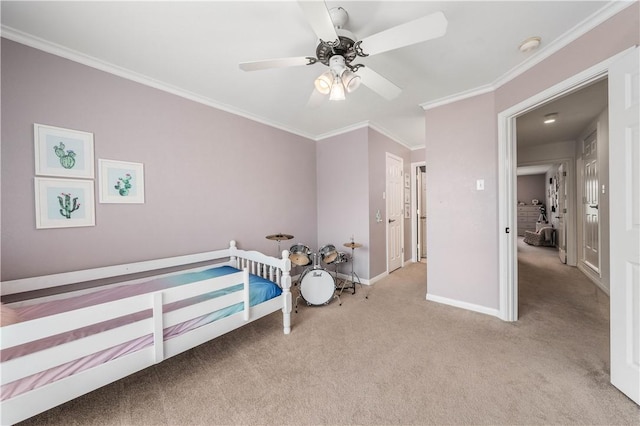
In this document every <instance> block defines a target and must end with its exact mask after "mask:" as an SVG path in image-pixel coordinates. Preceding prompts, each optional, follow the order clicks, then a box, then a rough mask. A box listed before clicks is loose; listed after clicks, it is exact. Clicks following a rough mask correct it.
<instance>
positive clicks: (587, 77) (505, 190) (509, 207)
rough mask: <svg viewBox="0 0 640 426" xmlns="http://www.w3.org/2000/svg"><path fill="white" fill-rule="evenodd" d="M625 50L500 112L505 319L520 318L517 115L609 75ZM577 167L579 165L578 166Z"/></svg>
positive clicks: (500, 241)
mask: <svg viewBox="0 0 640 426" xmlns="http://www.w3.org/2000/svg"><path fill="white" fill-rule="evenodd" d="M634 48H635V46H634V47H631V48H629V49H625V50H624V51H622V52H620V53H618V54H616V55H614V56H612V57H610V58H608V59H606V60H604V61H602V62H600V63H598V64H596V65H594V66H592V67H591V68H588V69H586V70H584V71H581V72H579V73H577V74H575V75H574V76H573V77H570V78H568V79H566V80H564V81H561V82H560V83H557V84H555V85H554V86H551V87H549V88H548V89H545V90H543V91H542V92H539V93H537V94H535V95H533V96H531V97H530V98H528V99H525V100H524V101H522V102H520V103H519V104H517V105H514V106H512V107H510V108H508V109H506V110H504V111H502V112H500V113H499V114H498V224H499V227H498V230H499V232H500V237H499V238H498V256H499V258H498V268H499V270H498V278H499V282H500V285H499V289H500V290H499V292H500V308H499V315H500V318H501V319H502V320H504V321H517V320H518V254H517V250H518V247H517V233H515V232H511V231H513V230H514V229H515V225H514V224H516V223H517V222H516V216H515V211H516V209H515V207H516V187H517V185H516V169H517V164H518V161H517V149H516V118H517V117H519V116H521V115H523V114H525V113H527V112H529V111H531V110H533V109H535V108H537V107H539V106H541V105H543V104H545V103H548V102H550V101H552V100H555V99H557V98H560V97H562V96H564V95H566V94H568V93H570V92H573V91H576V90H579V89H581V88H583V87H585V86H588V85H589V84H591V83H593V82H595V81H597V80H599V79H602V78H604V77H606V76H607V75H608V73H609V67H610V66H611V64H612V63H613V62H615V61H616V60H617V59H618V58H620V57H622V56H624V55H625V54H626V53H627V52H628V51H630V50H632V49H634ZM574 170H575V168H574Z"/></svg>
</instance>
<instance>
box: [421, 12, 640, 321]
mask: <svg viewBox="0 0 640 426" xmlns="http://www.w3.org/2000/svg"><path fill="white" fill-rule="evenodd" d="M639 15H640V14H639V11H638V3H637V2H636V3H634V4H633V5H632V6H630V7H628V8H626V9H625V10H624V11H622V12H620V13H619V14H617V15H616V16H614V17H612V18H611V19H609V20H607V21H605V22H604V23H602V24H601V25H599V26H597V27H596V28H594V29H593V30H591V31H589V32H588V33H586V34H585V35H583V36H582V37H580V38H578V39H577V40H575V41H574V42H572V43H570V44H569V45H567V46H565V47H564V48H562V49H561V50H559V51H558V52H556V53H555V54H553V55H551V56H550V57H548V58H547V59H545V60H543V61H542V62H540V63H538V64H537V65H536V66H534V67H533V68H531V69H529V70H528V71H526V72H525V73H523V74H521V75H520V76H518V77H516V78H514V79H513V80H511V81H509V82H508V83H506V84H504V85H503V86H501V87H499V88H498V89H497V90H495V91H494V92H490V93H486V94H483V95H479V96H476V97H474V98H470V99H464V100H461V101H459V102H454V103H451V104H448V105H443V106H440V107H436V108H433V109H430V110H427V111H426V112H425V117H426V129H427V133H426V161H427V179H428V180H429V190H428V191H427V205H428V214H427V227H428V228H429V238H428V242H427V247H428V251H429V267H428V269H427V282H428V286H427V290H428V293H430V294H432V295H434V296H439V297H442V298H450V299H454V300H455V301H456V302H458V303H468V304H475V305H478V306H479V307H480V308H488V309H498V308H499V282H498V279H497V277H498V245H497V238H498V232H499V230H498V227H497V224H498V222H497V216H498V198H497V172H498V156H497V153H498V145H497V119H496V116H497V114H498V113H499V112H501V111H504V110H506V109H507V108H509V107H511V106H513V105H516V104H518V103H519V102H522V101H523V100H526V99H528V98H529V97H531V96H533V95H535V94H537V93H539V92H541V91H543V90H545V89H547V88H548V87H551V86H553V85H554V84H557V83H559V82H561V81H564V80H566V79H567V78H569V77H571V76H573V75H575V74H577V73H579V72H580V71H583V70H586V69H588V68H590V67H591V66H593V65H595V64H597V63H599V62H601V61H603V60H605V59H608V58H610V57H612V56H614V55H615V54H616V53H619V52H621V51H623V50H625V49H627V48H629V47H632V46H633V45H636V44H639V43H640V35H639V34H638V27H639V25H640V22H639V18H638V17H639ZM479 178H484V179H485V188H486V189H485V191H476V190H475V180H476V179H479ZM445 188H447V189H445ZM480 221H482V222H481V223H479V222H480ZM461 261H463V262H464V268H461V267H460V262H461Z"/></svg>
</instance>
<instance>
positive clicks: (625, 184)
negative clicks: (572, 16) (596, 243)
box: [609, 48, 640, 404]
mask: <svg viewBox="0 0 640 426" xmlns="http://www.w3.org/2000/svg"><path fill="white" fill-rule="evenodd" d="M639 73H640V49H638V48H636V49H634V50H633V51H632V52H630V53H629V54H627V55H625V56H624V57H623V58H622V59H620V60H619V61H617V62H616V63H614V64H612V66H611V68H610V69H609V117H610V121H609V162H610V163H609V164H610V167H609V185H610V187H609V203H610V206H611V209H610V212H611V216H610V234H609V235H610V247H611V248H610V262H611V264H610V265H611V266H610V268H611V271H610V275H609V276H610V292H611V294H610V299H609V303H610V315H611V321H610V324H611V325H610V327H611V384H613V385H614V386H615V387H617V388H618V389H620V390H621V391H622V392H624V393H625V394H626V395H627V396H628V397H629V398H631V399H632V400H633V401H635V402H636V404H640V137H639V135H638V133H640V130H639V125H640V123H639V122H640V118H639V117H640V108H639V106H638V104H639V102H640V77H639Z"/></svg>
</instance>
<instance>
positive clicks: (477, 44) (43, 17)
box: [1, 1, 628, 148]
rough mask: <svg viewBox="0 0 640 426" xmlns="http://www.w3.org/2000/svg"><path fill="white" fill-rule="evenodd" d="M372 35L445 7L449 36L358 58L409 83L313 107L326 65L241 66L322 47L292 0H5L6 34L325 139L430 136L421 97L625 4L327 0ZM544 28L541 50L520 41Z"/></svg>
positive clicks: (454, 91)
mask: <svg viewBox="0 0 640 426" xmlns="http://www.w3.org/2000/svg"><path fill="white" fill-rule="evenodd" d="M327 5H328V7H335V6H342V7H344V8H345V9H346V10H347V12H348V13H349V17H350V20H349V22H348V24H347V25H346V28H347V29H349V30H350V31H352V32H353V33H355V34H356V36H358V38H364V37H366V36H368V35H371V34H375V33H377V32H380V31H382V30H385V29H387V28H390V27H392V26H395V25H399V24H402V23H404V22H408V21H410V20H412V19H415V18H418V17H421V16H424V15H427V14H430V13H432V12H435V11H443V12H444V13H445V15H446V17H447V19H448V22H449V25H448V29H447V33H446V35H445V36H444V37H442V38H439V39H436V40H430V41H427V42H423V43H420V44H417V45H413V46H408V47H404V48H401V49H397V50H394V51H390V52H386V53H382V54H379V55H376V56H372V57H368V58H361V59H360V58H359V60H358V61H354V63H356V62H360V63H363V64H365V65H367V66H369V67H371V68H372V69H374V70H375V71H377V72H378V73H379V74H381V75H383V76H385V77H387V78H388V79H390V80H391V81H393V82H394V83H395V84H396V85H398V86H400V87H401V88H403V92H402V94H401V95H400V96H399V97H398V98H396V99H394V100H392V101H387V100H385V99H383V98H381V97H380V96H378V95H377V94H376V93H374V92H372V91H371V90H370V89H369V88H367V87H366V86H361V87H360V88H359V89H358V90H357V91H355V92H353V93H350V94H348V95H347V100H346V101H342V102H336V101H333V102H329V101H328V100H326V101H325V102H323V103H322V104H321V105H320V106H317V107H315V108H311V107H309V106H307V103H308V101H309V98H310V95H311V93H312V92H313V81H314V79H315V78H316V77H317V76H318V75H320V74H321V73H322V72H323V71H325V70H326V67H325V66H324V65H322V64H315V65H311V66H298V67H291V68H280V69H271V70H264V71H254V72H245V71H242V70H240V69H239V67H238V64H239V63H240V62H246V61H254V60H261V59H270V58H283V57H297V56H315V48H316V45H317V40H316V37H315V35H314V33H313V31H312V30H311V27H310V26H309V24H308V23H307V21H306V19H305V17H304V16H303V14H302V11H301V8H300V7H299V5H298V4H297V2H295V1H256V2H245V1H226V2H223V1H214V2H204V1H200V2H154V1H145V2H93V1H92V2H55V1H46V2H12V1H2V4H1V7H2V11H1V19H2V35H3V36H4V37H7V38H10V39H13V40H15V41H18V42H22V43H25V44H28V45H31V46H34V47H38V48H41V49H43V50H47V51H50V52H52V53H56V54H59V55H61V56H65V57H68V58H70V59H74V60H77V61H79V62H82V63H85V64H88V65H91V66H95V67H97V68H100V69H104V70H108V71H110V72H114V73H116V74H118V75H122V76H125V77H128V78H132V79H134V80H136V81H140V82H144V83H146V84H149V85H152V86H154V87H159V88H163V89H165V90H169V91H171V92H173V93H177V94H181V95H183V96H187V97H189V98H191V99H194V100H198V101H200V102H204V103H206V104H209V105H212V106H215V107H218V108H222V109H225V110H227V111H231V112H234V113H238V114H241V115H243V116H246V117H250V118H253V119H256V120H258V121H261V122H264V123H267V124H270V125H273V126H275V127H279V128H282V129H285V130H288V131H291V132H293V133H296V134H299V135H302V136H305V137H309V138H312V139H321V138H323V137H326V136H329V135H332V134H336V133H339V132H342V131H345V130H348V129H351V128H356V127H359V126H362V125H364V124H365V123H368V124H370V125H371V126H372V127H374V128H375V129H377V130H379V131H381V132H382V133H384V134H386V135H387V136H389V137H391V138H393V139H394V140H396V141H398V142H400V143H402V144H404V145H406V146H407V147H409V148H418V147H421V146H424V133H425V132H424V110H423V107H428V106H429V105H433V104H437V103H440V102H446V101H447V100H451V99H455V98H457V97H460V96H464V94H466V93H469V92H472V91H474V90H486V89H487V88H491V87H494V88H495V87H498V86H499V85H500V84H502V83H504V82H505V81H507V80H508V79H509V78H510V77H512V76H514V75H517V74H518V73H519V72H520V71H522V70H524V69H526V68H527V67H528V66H530V65H532V64H534V63H536V62H537V61H539V60H541V59H543V58H544V57H546V56H548V55H549V54H551V53H553V52H555V51H557V50H558V49H559V48H561V47H562V46H564V45H566V43H568V42H569V41H571V40H573V39H575V37H577V36H578V35H580V34H582V33H584V32H585V31H587V30H588V29H590V28H592V27H593V26H594V25H596V24H598V23H600V22H601V21H602V20H603V19H604V18H605V17H608V16H611V14H613V13H615V12H617V11H619V10H621V9H622V8H623V7H626V6H627V5H628V4H627V3H620V2H605V1H513V2H504V1H499V2H485V1H470V2H462V1H415V2H408V1H374V2H365V1H343V2H335V1H327ZM530 36H540V37H542V45H541V48H540V49H538V50H537V51H534V52H529V53H522V52H520V51H519V50H518V45H519V44H520V42H521V41H523V40H524V39H526V38H527V37H530Z"/></svg>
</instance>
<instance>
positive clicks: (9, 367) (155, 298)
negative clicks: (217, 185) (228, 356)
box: [0, 241, 292, 424]
mask: <svg viewBox="0 0 640 426" xmlns="http://www.w3.org/2000/svg"><path fill="white" fill-rule="evenodd" d="M288 256H289V253H288V251H286V250H284V251H283V252H282V259H275V258H273V257H269V256H266V255H264V254H262V253H259V252H256V251H243V250H239V249H238V248H237V247H236V244H235V241H231V243H230V245H229V248H228V249H224V250H217V251H210V252H206V253H200V254H196V255H188V256H179V257H177V258H171V259H161V260H154V261H145V262H137V263H132V264H129V265H119V266H111V267H105V268H94V269H90V270H86V271H77V272H69V273H63V274H54V275H49V276H46V277H35V278H27V279H21V280H14V281H8V282H3V283H0V292H1V294H2V295H5V294H15V293H22V292H26V291H31V290H38V289H42V288H50V287H56V286H61V285H67V284H74V283H77V282H85V281H91V280H95V279H100V278H107V277H114V276H116V277H119V276H124V275H128V274H132V273H136V272H145V271H152V270H155V269H164V268H168V267H172V266H180V265H183V264H185V263H186V264H193V263H198V262H205V261H214V260H215V261H218V262H220V261H222V262H223V263H219V264H218V265H216V266H221V265H225V264H230V265H231V266H235V267H236V268H239V269H243V271H242V272H239V273H237V274H233V278H230V277H229V276H226V277H219V278H216V279H211V280H207V281H206V282H198V283H192V284H185V285H184V286H181V287H180V288H173V289H167V290H164V291H159V292H155V293H151V294H146V295H140V296H133V297H128V298H126V299H121V300H118V301H115V302H108V303H103V304H99V305H95V306H92V307H89V308H81V309H76V310H74V311H70V312H65V313H61V314H57V315H51V316H48V317H45V318H40V319H36V320H31V321H27V322H22V323H18V324H14V325H10V326H5V327H2V329H1V333H0V342H1V344H2V348H3V349H4V348H10V347H13V346H17V345H21V344H24V343H28V342H31V341H35V340H38V339H41V338H44V337H48V336H52V335H55V334H60V333H64V332H67V331H71V330H75V329H78V328H82V327H85V326H89V325H92V324H96V323H99V322H102V321H107V320H110V319H114V318H118V317H120V316H124V315H128V314H131V313H135V312H141V311H145V310H151V311H152V313H153V316H152V317H150V318H147V319H143V320H141V321H138V322H135V323H133V324H130V325H125V326H120V327H118V328H114V329H112V330H109V331H104V332H100V333H98V334H95V335H92V336H88V337H84V338H80V339H77V340H75V341H72V342H68V343H66V344H64V345H60V346H56V347H54V348H49V349H46V350H43V351H39V352H37V353H34V354H33V355H28V356H23V357H19V358H16V359H14V360H10V361H7V362H3V363H2V365H1V366H0V367H1V370H2V374H1V376H0V377H1V378H2V384H5V383H10V382H11V381H14V380H16V379H17V378H20V377H25V376H28V375H30V374H33V373H34V372H38V371H44V370H46V369H48V368H50V366H53V365H60V364H61V363H62V364H63V363H65V362H68V361H69V360H74V359H77V358H78V357H81V356H84V355H85V354H88V353H94V352H98V351H99V350H101V349H103V348H107V347H112V346H115V345H117V344H119V343H123V342H128V341H130V340H132V339H134V338H136V337H139V336H144V335H150V334H153V337H154V339H153V345H152V346H149V347H147V348H144V349H141V350H138V351H136V352H133V353H131V354H127V355H125V356H122V357H119V358H117V359H115V360H112V361H109V362H106V363H105V364H101V365H99V366H96V367H93V368H90V369H88V370H85V371H82V372H79V373H75V374H73V375H71V376H69V377H66V378H64V379H60V380H58V381H56V382H53V383H51V384H48V385H44V386H41V387H38V388H36V389H34V390H31V391H28V392H25V393H23V394H20V395H18V396H16V397H13V398H9V399H6V400H4V401H2V403H1V405H0V423H1V424H12V423H16V422H19V421H21V420H24V419H27V418H29V417H31V416H33V415H35V414H38V413H40V412H42V411H45V410H47V409H50V408H52V407H55V406H56V405H59V404H61V403H64V402H66V401H69V400H71V399H73V398H76V397H78V396H80V395H82V394H84V393H87V392H90V391H92V390H94V389H97V388H98V387H101V386H104V385H105V384H108V383H111V382H113V381H116V380H118V379H120V378H123V377H125V376H128V375H129V374H132V373H134V372H136V371H139V370H141V369H143V368H146V367H148V366H150V365H153V364H154V363H158V362H161V361H162V360H164V359H166V358H168V357H171V356H174V355H176V354H178V353H181V352H184V351H186V350H189V349H191V348H193V347H194V346H196V345H199V344H201V343H204V342H206V341H208V340H211V339H212V338H215V337H217V336H220V335H222V334H224V333H227V332H229V331H231V330H234V329H236V328H238V327H240V326H242V325H243V324H245V323H246V322H247V321H253V320H256V319H258V318H261V317H263V316H265V315H268V314H270V313H273V312H275V311H277V310H279V309H281V310H282V313H283V316H282V322H283V331H284V333H285V334H289V333H290V332H291V309H292V297H291V275H290V272H289V271H290V270H291V262H290V261H289V258H288ZM225 258H227V259H228V262H224V260H223V259H225ZM245 268H247V269H245ZM196 269H201V268H196ZM250 270H251V271H253V273H254V274H255V275H260V276H262V277H264V278H267V276H268V279H270V280H271V281H274V282H276V283H277V284H278V285H279V286H280V287H281V288H282V294H281V295H280V296H278V297H275V298H273V299H270V300H268V301H266V302H263V303H260V304H258V305H256V306H254V307H250V306H249V287H248V285H246V284H248V282H249V271H250ZM162 275H166V274H162ZM149 279H152V277H150V278H149ZM134 281H138V280H133V281H130V282H127V281H123V283H132V282H134ZM241 283H244V284H245V285H244V288H243V291H241V292H234V293H231V294H230V295H228V296H229V297H227V296H223V297H224V298H226V300H225V302H224V303H221V302H215V303H214V302H211V301H216V300H217V299H220V298H216V299H211V300H207V301H205V302H202V303H198V304H195V305H191V306H187V307H184V308H181V309H178V310H175V311H171V312H167V313H163V309H164V306H165V305H166V304H168V303H172V302H175V301H180V300H184V299H188V298H191V297H195V296H198V295H201V294H205V293H208V292H212V291H216V290H217V289H223V288H227V287H229V286H233V285H238V284H241ZM109 286H113V284H110V285H109ZM81 292H83V293H84V292H87V290H82V291H81ZM48 297H50V296H47V298H48ZM241 302H243V303H244V306H243V310H242V311H241V312H238V313H236V314H233V315H231V316H228V317H225V318H222V319H220V320H217V321H214V322H212V323H209V324H206V325H203V326H201V327H198V328H196V329H194V330H191V331H189V332H187V333H184V334H181V335H180V336H177V337H174V338H170V339H169V340H166V341H165V340H164V338H163V332H164V329H165V328H166V327H169V326H170V325H173V324H174V323H175V324H177V323H180V322H181V321H179V319H182V318H184V319H192V318H197V317H199V316H200V315H204V314H206V313H209V312H213V311H212V310H208V309H206V307H208V308H210V309H211V308H212V307H214V308H215V307H217V306H221V307H224V306H223V305H226V306H229V305H233V304H236V303H241ZM19 303H21V302H19ZM16 305H18V303H17V304H16ZM184 319H183V320H182V321H184ZM176 321H177V322H176Z"/></svg>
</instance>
